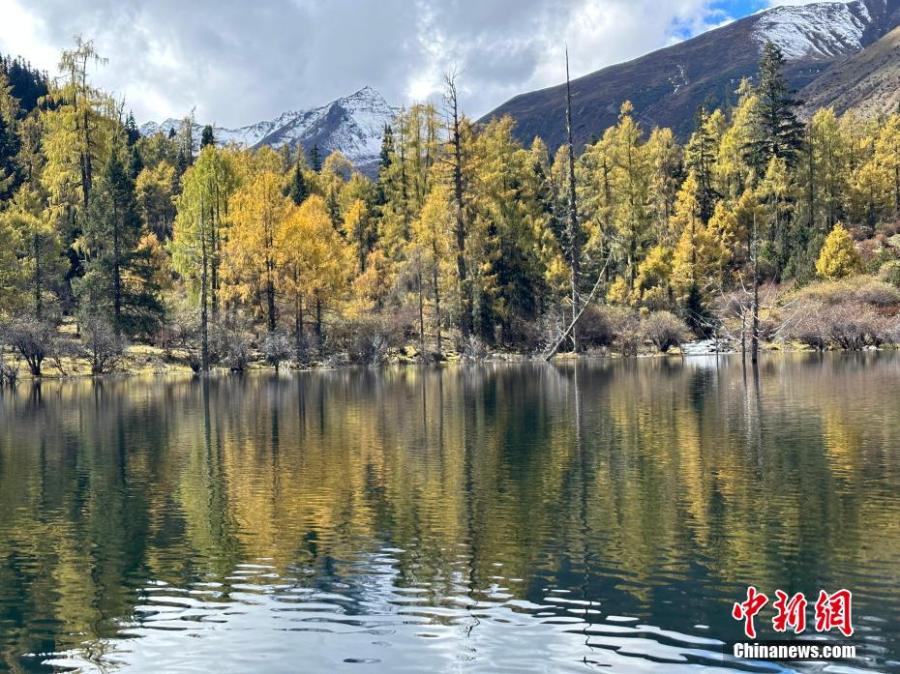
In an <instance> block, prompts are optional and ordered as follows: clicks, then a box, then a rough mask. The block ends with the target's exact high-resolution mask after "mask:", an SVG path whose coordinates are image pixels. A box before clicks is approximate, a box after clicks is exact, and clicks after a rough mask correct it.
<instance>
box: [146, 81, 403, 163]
mask: <svg viewBox="0 0 900 674" xmlns="http://www.w3.org/2000/svg"><path fill="white" fill-rule="evenodd" d="M397 112H398V110H397V108H394V107H391V106H390V105H389V104H388V103H387V101H386V100H385V99H384V97H383V96H382V95H381V94H380V93H378V92H377V91H376V90H375V89H373V88H371V87H363V88H362V89H360V90H359V91H357V92H356V93H354V94H352V95H350V96H345V97H344V98H339V99H337V100H335V101H332V102H331V103H328V104H327V105H323V106H321V107H318V108H313V109H311V110H297V111H291V112H285V113H282V114H281V115H279V116H278V117H276V118H275V119H272V120H267V121H262V122H257V123H256V124H251V125H249V126H243V127H240V128H237V129H227V128H223V127H214V129H213V133H214V135H215V138H216V142H217V143H218V144H219V145H228V144H230V143H235V144H237V145H241V146H244V147H259V146H262V145H269V146H271V147H276V148H277V147H281V146H283V145H288V146H290V147H291V148H295V147H297V145H301V146H302V147H303V148H304V149H305V150H307V151H309V150H311V149H312V148H313V147H315V146H318V148H319V151H320V152H321V154H322V156H323V157H325V156H327V155H328V154H329V153H331V152H332V151H334V150H339V151H340V152H342V153H343V154H344V155H345V156H346V157H347V158H348V159H350V161H352V162H353V164H354V166H356V167H357V168H358V169H360V170H362V171H371V170H372V168H373V167H374V166H375V165H376V164H377V162H378V158H379V153H380V151H381V138H382V134H383V132H384V126H385V124H389V123H390V122H391V121H392V120H393V118H394V116H395V115H396V114H397ZM180 126H181V120H177V119H167V120H166V121H165V122H163V123H162V124H156V123H154V122H148V123H147V124H144V125H143V126H141V133H142V134H144V135H152V134H154V133H158V132H162V133H169V131H170V130H171V129H175V130H176V131H177V130H178V128H179V127H180ZM201 129H202V126H201V125H200V124H195V125H194V139H195V141H196V142H199V138H200V133H201Z"/></svg>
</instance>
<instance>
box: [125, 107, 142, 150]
mask: <svg viewBox="0 0 900 674" xmlns="http://www.w3.org/2000/svg"><path fill="white" fill-rule="evenodd" d="M140 137H141V132H140V131H139V130H138V127H137V122H135V121H134V114H133V113H131V112H129V113H128V117H127V118H126V119H125V140H126V142H127V143H128V146H129V147H131V146H132V145H134V144H135V143H137V142H138V140H139V139H140Z"/></svg>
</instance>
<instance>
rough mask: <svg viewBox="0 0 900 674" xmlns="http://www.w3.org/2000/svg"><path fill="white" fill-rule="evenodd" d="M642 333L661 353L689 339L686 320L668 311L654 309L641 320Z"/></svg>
mask: <svg viewBox="0 0 900 674" xmlns="http://www.w3.org/2000/svg"><path fill="white" fill-rule="evenodd" d="M640 328H641V334H642V335H643V337H644V338H645V339H647V340H649V341H650V342H651V343H652V344H653V345H654V346H655V347H656V348H657V349H658V350H659V351H660V352H661V353H665V352H666V351H668V350H669V349H670V348H672V347H673V346H680V345H681V343H682V342H684V341H686V340H687V339H688V335H689V331H688V327H687V325H685V323H684V321H682V320H681V319H680V318H678V317H677V316H675V315H674V314H672V313H670V312H668V311H654V312H652V313H651V314H650V315H649V316H647V317H646V318H644V319H642V320H641V323H640Z"/></svg>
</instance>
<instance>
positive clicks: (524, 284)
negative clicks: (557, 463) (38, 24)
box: [0, 39, 900, 380]
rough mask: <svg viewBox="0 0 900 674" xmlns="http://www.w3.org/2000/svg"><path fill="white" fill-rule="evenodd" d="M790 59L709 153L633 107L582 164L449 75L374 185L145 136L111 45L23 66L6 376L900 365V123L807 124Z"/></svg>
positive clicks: (7, 199)
mask: <svg viewBox="0 0 900 674" xmlns="http://www.w3.org/2000/svg"><path fill="white" fill-rule="evenodd" d="M783 65H784V58H783V56H782V54H781V53H780V51H779V50H778V48H777V47H775V46H773V45H771V44H769V45H767V47H766V49H765V50H764V55H763V58H762V61H761V63H760V73H759V76H758V78H756V79H754V81H749V80H745V81H743V82H741V83H740V85H739V87H738V88H737V91H736V97H735V100H736V103H735V104H734V106H733V107H732V108H730V109H724V110H723V109H704V108H701V109H699V110H697V113H696V122H695V126H694V130H693V133H692V134H691V135H690V137H689V138H687V139H685V141H684V142H681V141H680V140H679V139H678V138H676V137H675V135H674V134H673V133H672V131H670V130H669V129H665V128H644V127H642V125H641V124H640V122H639V121H638V120H637V119H635V117H634V116H633V114H632V108H631V105H630V103H629V102H627V101H624V102H623V103H622V106H621V111H620V114H619V120H618V123H617V124H616V125H615V126H614V127H611V128H608V129H606V130H605V131H604V132H603V134H602V135H601V136H600V137H598V138H597V139H596V140H595V141H594V142H592V143H590V144H588V145H586V146H584V147H578V148H571V149H572V150H573V151H572V152H570V148H569V147H568V146H563V147H560V148H549V147H548V146H547V145H546V144H545V143H544V142H543V141H542V140H541V139H540V138H535V139H534V141H533V142H532V143H531V144H530V145H529V146H527V147H523V146H522V145H521V144H520V143H519V142H518V141H517V140H516V139H515V137H514V134H513V128H514V121H513V120H512V119H510V118H503V119H498V120H494V121H491V122H490V123H487V124H476V123H474V122H473V121H471V120H470V119H468V118H467V117H466V116H465V114H464V112H463V111H462V110H461V109H460V106H459V103H458V97H457V82H456V81H454V80H453V79H452V78H448V80H447V82H446V91H445V96H444V100H443V101H442V102H441V103H440V104H416V105H412V106H410V107H408V108H407V109H405V110H404V111H403V112H402V113H401V114H400V115H399V116H398V117H397V118H396V119H395V121H394V123H393V124H392V125H390V126H389V127H387V128H385V130H384V137H383V144H382V151H381V161H380V166H379V169H378V173H377V176H376V177H374V178H370V177H367V176H365V175H363V174H362V173H360V172H358V171H356V170H354V167H353V166H352V165H351V164H350V162H349V161H348V160H347V159H346V158H345V157H343V156H342V155H341V154H340V153H337V152H335V153H332V154H330V155H329V156H327V157H321V156H320V154H319V152H318V149H317V148H288V147H283V148H280V149H278V150H274V149H271V148H269V147H262V148H259V149H253V150H248V149H244V148H239V147H236V146H228V147H219V146H217V144H216V139H215V137H214V132H213V129H212V128H211V127H207V128H205V129H204V131H203V133H202V135H201V137H200V138H194V137H193V136H194V131H193V124H192V122H193V120H192V119H190V118H187V119H186V120H185V123H184V124H183V125H182V127H181V131H180V132H173V133H170V134H168V135H165V134H157V135H154V136H149V137H144V136H142V135H141V133H140V132H139V130H138V127H137V124H136V122H135V120H134V118H133V116H132V115H131V114H130V113H129V112H128V110H127V108H126V106H125V104H124V103H123V102H121V101H118V100H117V99H116V98H115V97H114V96H113V95H111V94H109V93H107V92H104V91H102V90H100V89H98V88H97V87H95V86H94V84H93V83H92V79H91V73H92V72H94V71H95V68H97V67H102V58H101V56H100V55H99V54H97V53H96V51H95V49H94V46H93V44H92V43H91V42H89V41H82V40H80V39H79V40H78V41H77V42H76V44H75V46H74V47H73V49H72V50H70V51H66V52H64V53H63V54H62V56H61V59H60V62H59V72H58V73H57V74H56V75H55V76H54V77H49V76H48V75H46V74H43V73H40V72H36V71H35V70H34V69H32V68H31V67H30V66H29V65H28V64H27V63H25V62H23V61H21V60H10V59H6V58H4V59H0V317H2V330H0V338H2V341H3V350H2V355H3V360H2V362H0V373H2V377H3V378H4V379H10V380H12V379H14V378H15V377H16V376H19V375H20V374H26V373H29V374H30V375H33V376H39V375H48V374H49V375H57V374H60V375H69V374H76V373H88V372H90V373H94V374H99V373H103V372H108V371H111V370H115V369H134V370H140V369H146V368H156V367H163V366H167V365H169V364H173V365H180V366H185V367H186V366H190V367H191V368H193V369H194V370H197V371H205V370H209V369H211V368H214V367H220V368H230V369H234V370H242V369H244V368H245V367H247V366H248V365H249V364H251V363H254V362H267V363H269V364H271V365H274V366H275V367H278V366H279V365H280V364H284V365H287V364H289V363H296V364H298V365H306V364H313V363H322V362H345V361H351V362H364V363H373V362H380V361H383V360H386V359H390V358H405V359H410V360H412V359H417V360H418V359H422V360H437V359H442V358H447V357H456V356H459V355H462V356H468V357H481V356H483V355H485V354H487V353H499V352H504V353H525V354H541V353H546V352H547V351H548V350H549V349H550V348H551V347H552V346H553V345H554V344H555V343H556V342H561V343H560V350H561V351H572V350H577V351H580V352H592V353H621V354H624V355H633V354H637V353H641V352H649V351H668V350H670V349H673V348H676V347H678V346H680V345H682V344H684V343H686V342H689V341H696V340H701V339H704V340H711V341H712V342H713V343H715V344H717V345H719V346H720V347H721V348H730V349H735V350H746V351H748V352H749V351H752V352H753V353H754V354H755V351H756V348H757V345H758V344H762V346H761V347H759V348H801V347H802V348H812V349H830V348H844V349H862V348H871V347H877V346H882V345H890V344H896V343H897V342H898V341H900V318H898V316H897V310H898V308H900V289H898V287H900V114H898V113H897V112H895V113H893V114H891V115H889V116H887V117H883V118H873V119H863V118H860V117H857V116H855V115H853V114H846V115H843V116H837V115H836V114H835V113H834V112H833V111H832V110H831V109H821V110H818V111H815V112H814V114H812V116H811V117H810V118H809V119H801V118H800V117H799V116H798V115H799V112H798V111H799V105H800V102H799V101H797V100H795V99H794V97H793V94H792V92H791V91H790V90H789V88H788V86H787V84H786V82H785V79H784V77H783V75H782V68H783ZM571 158H574V161H573V160H572V159H571ZM573 164H574V165H573ZM573 316H578V321H577V323H576V325H575V327H574V328H573V329H572V330H571V332H570V333H568V335H567V336H566V338H565V339H560V337H561V335H563V334H564V331H565V329H566V328H567V327H568V325H569V323H570V322H571V320H572V318H573Z"/></svg>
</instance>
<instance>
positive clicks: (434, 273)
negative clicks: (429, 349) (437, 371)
mask: <svg viewBox="0 0 900 674" xmlns="http://www.w3.org/2000/svg"><path fill="white" fill-rule="evenodd" d="M431 285H432V286H433V290H434V322H435V329H436V330H437V352H438V354H439V355H442V354H443V352H444V349H443V344H442V343H441V290H440V286H439V285H438V264H437V254H436V252H435V259H434V264H433V265H432V267H431Z"/></svg>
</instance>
